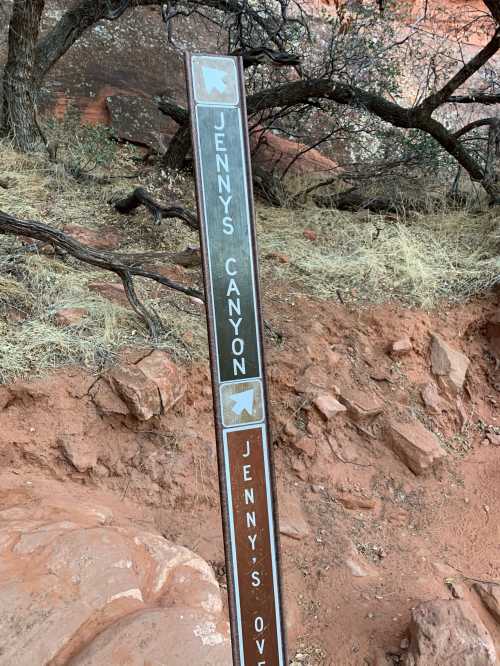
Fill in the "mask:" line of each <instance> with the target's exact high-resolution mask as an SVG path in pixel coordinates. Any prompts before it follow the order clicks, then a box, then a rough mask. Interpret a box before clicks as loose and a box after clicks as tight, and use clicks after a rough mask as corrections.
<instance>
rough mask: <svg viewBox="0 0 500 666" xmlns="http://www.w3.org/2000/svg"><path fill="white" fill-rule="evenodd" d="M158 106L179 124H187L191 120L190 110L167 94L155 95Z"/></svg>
mask: <svg viewBox="0 0 500 666" xmlns="http://www.w3.org/2000/svg"><path fill="white" fill-rule="evenodd" d="M155 100H156V103H157V104H158V108H159V109H160V111H161V112H162V113H164V114H165V115H166V116H168V117H169V118H172V120H174V121H175V122H176V123H177V124H178V125H186V124H187V123H188V121H189V111H188V110H187V109H185V108H184V107H183V106H181V105H180V104H178V103H177V102H176V101H175V100H173V99H171V98H170V97H166V96H165V95H158V96H157V97H155Z"/></svg>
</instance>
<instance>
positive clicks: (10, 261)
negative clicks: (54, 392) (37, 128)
mask: <svg viewBox="0 0 500 666" xmlns="http://www.w3.org/2000/svg"><path fill="white" fill-rule="evenodd" d="M84 148H85V146H84V147H83V148H82V146H81V145H79V151H80V155H79V158H80V159H81V160H82V161H84V160H85V154H84ZM93 148H94V146H89V150H92V149H93ZM133 157H134V151H130V150H129V149H127V148H124V149H121V150H120V151H118V152H117V153H116V155H115V156H114V157H113V161H112V162H111V163H109V164H108V165H105V167H104V170H105V171H106V173H108V174H109V173H111V174H116V175H117V177H116V178H115V179H114V180H113V182H112V184H111V185H104V186H103V185H98V184H93V183H90V184H89V183H81V182H78V181H76V180H75V179H74V178H73V177H71V176H70V175H69V174H68V173H67V171H66V169H64V168H62V167H61V166H57V165H53V164H51V163H49V162H48V161H47V160H46V159H45V157H44V156H22V155H19V154H18V153H16V152H15V151H13V150H12V149H11V148H10V147H9V146H8V145H6V144H5V143H4V144H0V176H4V177H5V176H8V177H9V178H11V179H12V180H13V183H14V185H13V186H12V187H10V188H9V189H2V188H0V209H2V210H5V211H7V212H9V213H11V214H13V215H16V216H18V217H20V218H23V219H30V218H31V219H35V220H39V221H43V222H45V223H46V224H50V225H52V226H54V227H56V228H61V227H63V226H64V225H65V224H70V223H71V224H79V225H82V226H86V227H89V228H93V229H100V228H102V227H106V228H111V229H114V230H116V231H118V232H119V233H120V235H121V238H122V242H121V246H120V250H123V251H130V252H133V251H143V250H144V251H146V250H155V251H161V250H165V251H177V250H181V249H183V248H184V247H185V246H186V245H187V244H188V243H190V244H192V243H193V242H194V243H196V235H194V234H193V233H192V232H190V231H189V230H187V229H186V228H185V226H184V225H182V224H181V223H177V222H170V223H169V224H168V225H165V226H162V227H156V226H154V225H153V224H152V221H151V218H150V216H149V215H148V214H147V213H146V212H145V211H141V212H139V213H138V214H137V215H134V216H132V217H124V216H122V215H119V214H118V213H116V212H115V211H114V209H113V208H112V206H110V205H109V203H108V202H109V200H110V199H111V198H113V197H114V196H117V195H118V194H120V193H126V192H129V191H130V190H131V188H132V187H133V186H134V185H138V184H142V185H144V186H146V187H148V189H150V190H151V191H153V192H155V194H156V195H157V196H158V198H160V199H162V198H164V196H165V192H164V190H165V189H166V188H168V189H169V191H173V192H174V194H176V195H177V196H180V195H183V194H184V190H183V188H184V187H186V183H184V182H183V181H182V180H179V182H178V183H177V182H176V180H175V179H167V178H166V177H165V178H163V177H162V176H161V174H159V173H157V172H156V171H155V172H154V173H152V174H151V175H150V176H149V175H148V174H146V175H143V176H142V177H140V178H139V177H138V178H137V179H128V178H121V177H120V176H121V175H125V176H129V175H131V174H133V173H135V171H136V168H137V167H136V165H135V163H134V160H133ZM64 159H65V161H66V160H68V159H71V155H64ZM102 171H103V169H101V168H99V169H95V170H94V171H93V173H94V174H99V173H100V172H102ZM94 281H110V282H116V281H117V278H116V276H114V275H113V274H111V273H109V272H105V271H103V272H101V271H96V270H94V269H92V268H91V267H89V266H86V265H83V264H81V263H79V262H76V261H74V260H73V259H71V258H67V259H65V260H64V261H63V260H61V259H59V258H54V257H51V256H46V255H44V254H38V253H36V252H29V251H26V248H25V247H24V246H23V244H22V243H21V240H20V239H16V238H13V237H11V236H0V333H1V341H0V381H1V382H5V381H8V380H11V379H12V378H14V377H19V376H20V377H29V376H33V375H36V374H39V373H40V372H44V371H47V370H49V369H53V368H56V367H60V366H63V365H67V364H68V363H77V364H83V365H86V366H88V367H90V368H100V367H103V366H104V365H107V364H109V363H112V362H113V359H114V358H115V356H116V354H117V352H118V351H119V350H120V349H121V348H123V347H125V346H134V345H144V343H145V342H146V343H147V344H149V341H148V340H147V331H146V330H145V327H144V325H143V323H142V321H140V320H139V319H138V318H137V317H136V316H135V314H134V313H133V312H132V311H131V310H130V309H129V308H127V307H122V306H121V305H117V304H114V303H111V302H110V301H108V300H107V299H105V298H104V297H100V296H99V295H97V294H96V293H93V292H92V291H90V290H89V289H88V287H87V285H88V284H89V283H90V282H94ZM185 281H186V282H189V283H192V282H195V283H199V281H200V275H199V273H198V271H196V270H194V271H192V270H189V271H186V272H185ZM136 286H137V288H138V292H139V294H140V296H141V298H142V299H143V300H144V302H145V303H146V304H147V305H148V306H149V307H152V308H154V309H155V310H156V311H157V312H158V314H159V315H160V317H161V318H162V321H163V323H164V327H165V333H164V335H163V336H162V338H161V339H160V340H158V341H157V343H155V344H156V345H157V346H158V347H160V348H164V349H168V350H169V351H170V352H171V353H172V354H173V355H174V356H176V357H184V358H198V357H200V356H203V357H204V356H206V354H207V351H206V331H205V323H204V319H203V317H202V316H201V312H202V311H201V309H200V307H199V306H197V305H194V304H192V303H191V302H190V301H189V300H188V299H186V297H184V296H182V295H178V294H177V293H175V292H172V291H170V290H168V289H164V288H161V287H158V285H156V284H155V283H152V282H151V281H147V280H142V281H137V283H136ZM66 307H82V308H85V309H86V310H87V311H88V313H89V314H88V316H86V317H85V319H84V320H82V321H81V323H80V324H79V325H77V326H72V327H66V328H61V327H58V326H56V325H55V323H54V315H55V313H56V312H57V311H58V310H59V309H61V308H66Z"/></svg>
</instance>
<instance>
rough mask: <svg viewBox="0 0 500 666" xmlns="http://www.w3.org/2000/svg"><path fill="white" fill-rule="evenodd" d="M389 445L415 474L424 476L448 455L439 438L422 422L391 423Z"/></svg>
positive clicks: (388, 434) (388, 430)
mask: <svg viewBox="0 0 500 666" xmlns="http://www.w3.org/2000/svg"><path fill="white" fill-rule="evenodd" d="M386 433H387V443H388V445H389V446H390V447H391V449H392V450H393V451H394V453H395V454H396V455H397V456H398V457H399V458H401V460H402V461H403V462H404V464H405V465H406V466H407V467H408V468H409V469H411V471H412V472H413V473H414V474H417V475H418V474H423V473H424V472H426V471H427V470H428V469H430V468H431V467H433V466H434V465H435V464H436V463H437V462H438V461H439V460H441V459H442V458H444V456H445V455H446V453H445V451H444V450H443V449H442V448H441V445H440V444H439V440H438V439H437V437H436V436H435V435H434V434H433V433H432V432H430V431H429V430H427V428H425V427H424V426H423V425H422V424H421V423H420V421H411V422H410V423H400V422H396V421H390V422H389V424H388V427H387V430H386Z"/></svg>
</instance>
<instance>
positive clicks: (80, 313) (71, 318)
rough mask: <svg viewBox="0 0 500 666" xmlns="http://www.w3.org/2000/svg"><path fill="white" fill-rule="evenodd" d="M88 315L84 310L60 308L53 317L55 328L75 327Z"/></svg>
mask: <svg viewBox="0 0 500 666" xmlns="http://www.w3.org/2000/svg"><path fill="white" fill-rule="evenodd" d="M88 314H89V311H88V310H87V309H86V308H61V309H60V310H58V311H57V312H56V313H55V315H54V323H55V324H56V326H61V327H65V326H76V325H77V324H79V323H80V322H81V320H82V319H84V318H85V317H86V316H87V315H88Z"/></svg>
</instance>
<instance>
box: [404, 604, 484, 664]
mask: <svg viewBox="0 0 500 666" xmlns="http://www.w3.org/2000/svg"><path fill="white" fill-rule="evenodd" d="M410 639H411V640H410V648H409V651H408V654H407V655H406V657H405V661H404V662H403V663H404V664H405V666H444V664H446V665H447V666H492V665H493V664H496V663H497V661H496V653H495V646H494V644H493V641H492V639H491V636H490V634H489V633H488V631H487V629H486V627H485V626H484V625H483V623H482V622H481V620H480V619H479V617H478V616H477V614H476V612H475V610H474V609H473V608H472V606H471V605H470V604H469V603H468V602H467V601H462V600H459V599H454V600H451V601H449V600H443V599H439V600H437V601H429V602H426V603H423V604H420V605H419V606H418V607H417V608H415V609H414V610H413V611H412V619H411V625H410Z"/></svg>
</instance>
